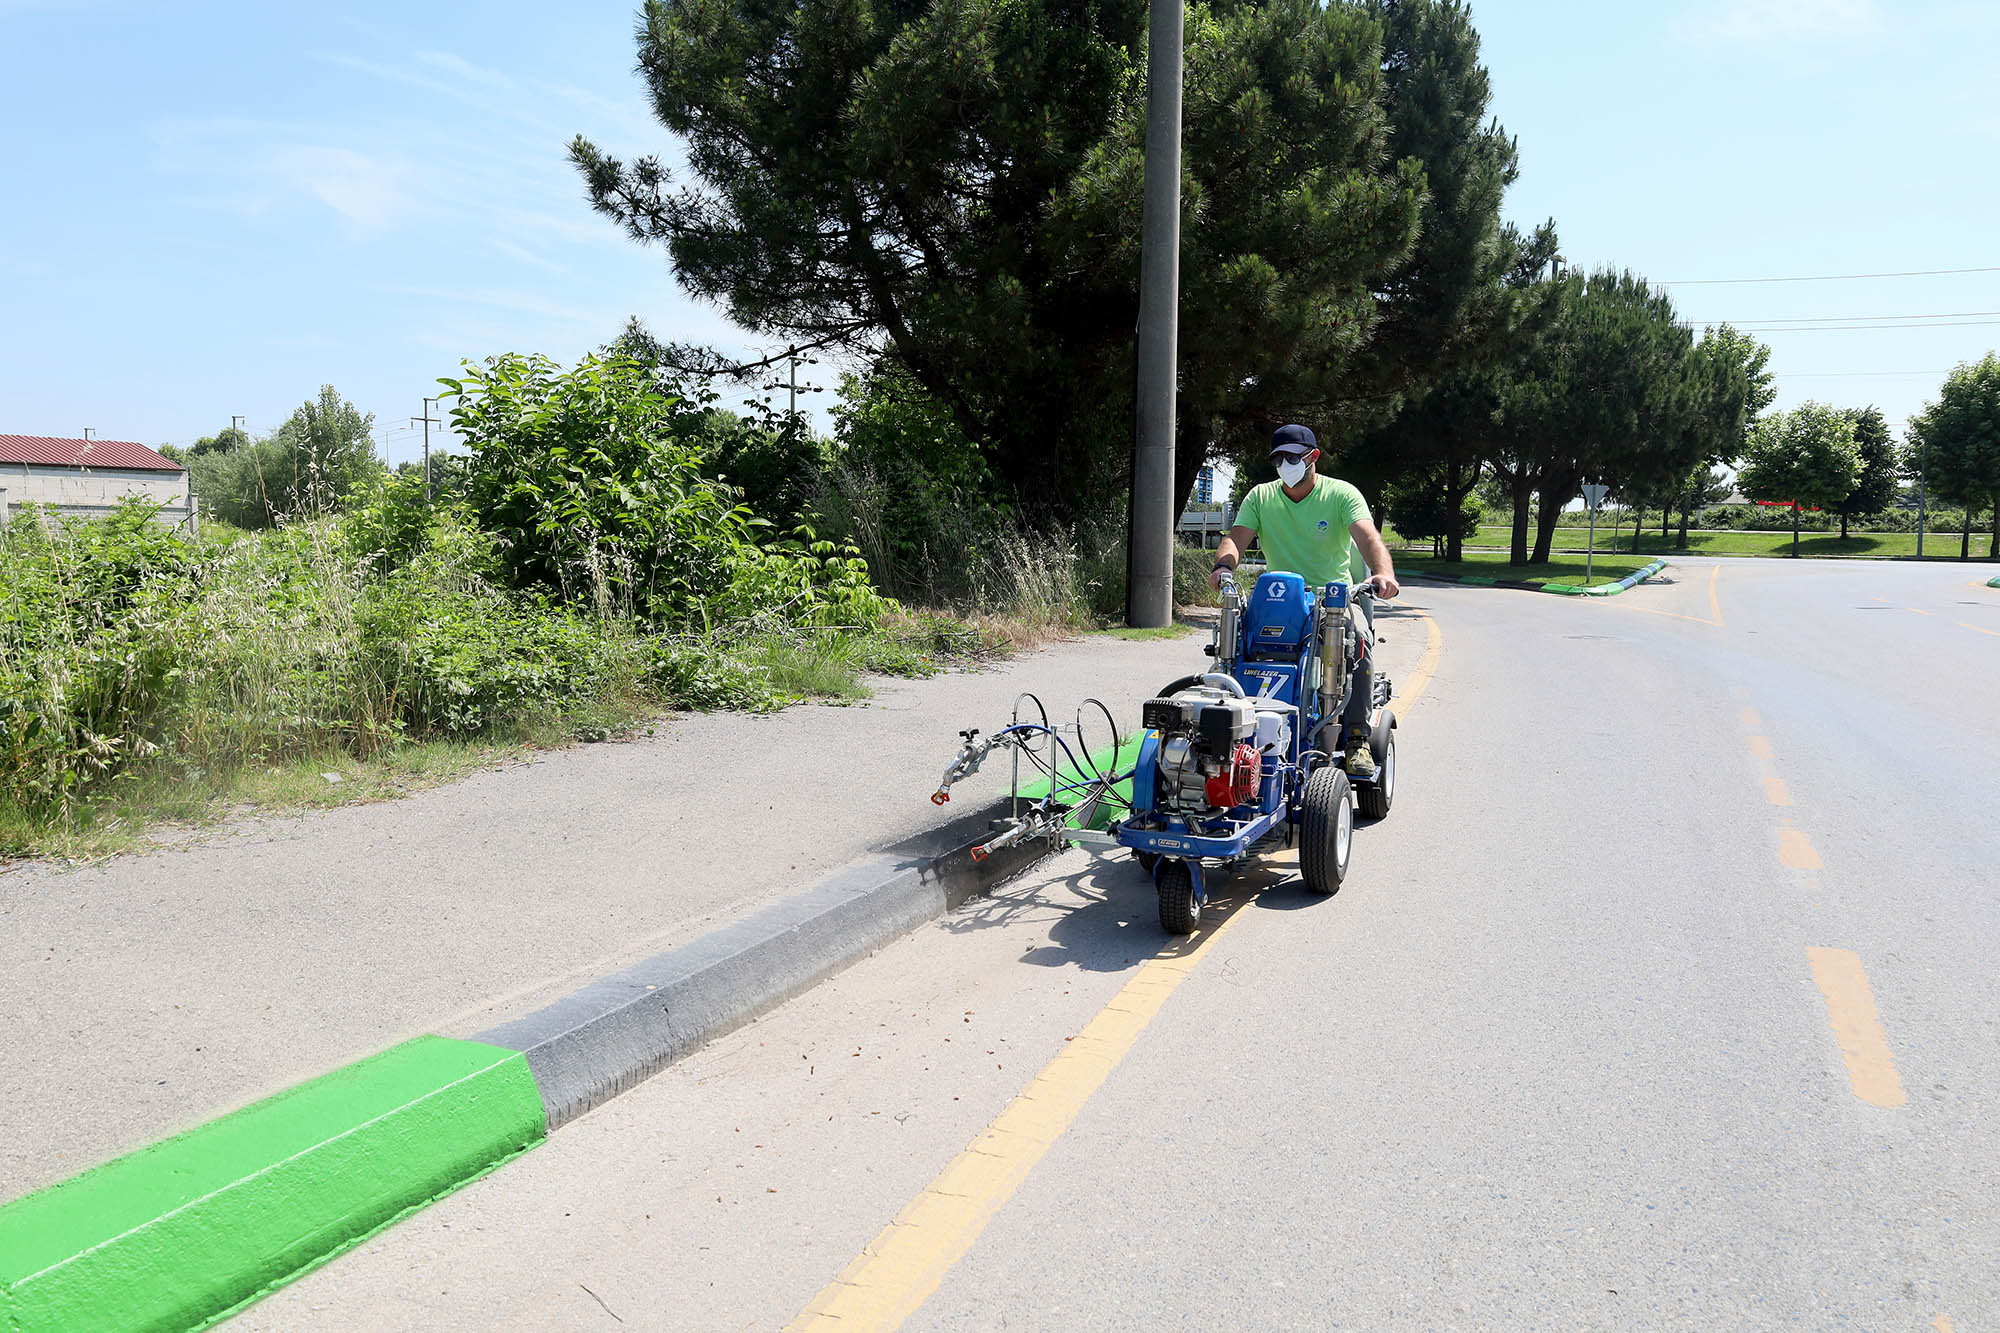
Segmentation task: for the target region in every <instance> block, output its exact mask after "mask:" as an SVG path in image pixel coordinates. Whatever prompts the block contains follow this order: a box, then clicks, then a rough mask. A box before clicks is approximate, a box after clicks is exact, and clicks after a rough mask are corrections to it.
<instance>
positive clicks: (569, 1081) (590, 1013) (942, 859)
mask: <svg viewBox="0 0 2000 1333" xmlns="http://www.w3.org/2000/svg"><path fill="white" fill-rule="evenodd" d="M1000 808H1004V807H995V808H994V809H993V810H991V811H982V812H980V813H979V814H978V815H974V816H970V817H968V818H967V819H965V820H961V821H957V822H958V823H959V824H968V825H969V824H975V823H976V824H977V826H978V828H977V835H976V836H973V837H971V838H968V839H966V840H964V841H961V842H959V843H958V844H957V845H955V846H953V847H952V848H951V849H950V850H949V851H947V852H946V853H944V854H943V855H941V856H936V857H923V858H914V859H913V858H903V859H897V858H894V857H880V858H877V859H875V860H872V861H864V862H861V863H859V864H857V865H853V866H850V867H848V868H847V869H845V870H843V871H841V872H840V873H838V874H836V875H834V876H833V877H832V878H830V879H828V880H826V881H824V882H823V883H821V884H820V885H818V886H817V887H815V888H813V889H812V890H810V891H808V892H806V893H803V894H800V895H798V896H797V897H794V898H789V899H786V900H785V901H783V902H781V903H777V904H774V905H773V906H771V907H768V908H766V909H764V910H763V911H761V912H759V913H757V914H756V915H754V916H752V917H749V918H748V919H746V920H744V921H742V922H739V923H738V924H736V925H733V926H729V927H726V928H724V929H722V930H719V931H716V932H715V933H714V934H711V935H708V936H704V937H703V938H701V939H699V940H696V941H694V942H693V943H690V944H685V945H682V946H681V947H679V948H676V949H669V950H667V951H666V952H665V953H661V954H657V955H655V956H654V957H652V958H649V959H647V960H646V961H645V962H643V963H639V964H637V965H636V966H633V967H629V968H627V969H625V970H624V971H622V972H619V973H617V974H616V975H614V976H609V977H605V978H603V979H601V980H598V981H594V982H592V983H591V984H590V985H588V986H585V987H584V988H583V989H581V990H579V991H576V992H575V993H573V994H571V995H568V996H565V997H564V998H562V999H560V1000H557V1001H556V1002H555V1003H553V1004H551V1005H548V1006H547V1007H545V1008H543V1009H541V1010H539V1011H537V1012H535V1013H532V1014H529V1015H527V1016H526V1017H524V1018H519V1019H515V1020H514V1021H512V1022H509V1023H503V1024H501V1025H500V1026H499V1027H496V1028H493V1029H491V1030H489V1031H487V1032H482V1033H480V1034H479V1035H478V1036H477V1037H476V1038H475V1040H477V1041H482V1042H485V1043H487V1044H489V1045H493V1046H500V1047H504V1048H506V1049H508V1050H514V1051H520V1052H521V1053H522V1054H524V1055H525V1056H527V1059H528V1067H529V1068H530V1069H531V1070H533V1071H534V1075H535V1084H536V1086H537V1087H538V1088H539V1089H540V1090H541V1095H542V1106H543V1109H544V1112H545V1114H546V1115H547V1117H548V1125H549V1128H550V1129H556V1128H559V1127H561V1126H562V1125H565V1124H567V1123H569V1122H570V1121H571V1120H574V1119H576V1117H578V1116H580V1115H582V1114H583V1113H584V1112H586V1111H588V1110H590V1109H591V1108H592V1107H595V1106H599V1105H602V1104H603V1103H604V1102H607V1101H609V1100H610V1099H611V1098H613V1097H615V1096H617V1095H618V1094H619V1093H621V1092H625V1091H628V1090H630V1089H631V1088H633V1087H635V1086H637V1085H638V1084H639V1083H641V1082H642V1081H644V1080H645V1079H646V1078H648V1077H650V1076H651V1075H653V1074H656V1073H658V1072H659V1071H660V1070H662V1069H664V1068H666V1067H667V1066H668V1065H670V1064H672V1063H673V1062H674V1061H676V1060H678V1059H680V1058H681V1057H682V1056H684V1055H687V1054H688V1053H689V1052H691V1051H693V1050H694V1049H695V1048H696V1047H698V1046H700V1045H702V1044H703V1043H704V1042H707V1041H710V1040H712V1039H713V1038H715V1037H719V1036H721V1035H723V1034H724V1033H726V1032H729V1031H731V1030H733V1029H735V1028H738V1027H741V1026H742V1025H743V1024H745V1023H748V1022H750V1021H751V1020H752V1019H754V1018H756V1017H757V1016H758V1015H760V1014H763V1013H766V1012H768V1011H769V1010H771V1009H773V1008H775V1007H776V1006H778V1005H780V1004H782V1003H784V1002H785V1001H786V1000H788V999H791V998H792V997H793V996H795V995H798V994H800V993H801V992H803V991H805V990H807V989H809V988H810V987H812V986H813V985H814V984H816V983H817V982H819V981H822V980H824V979H825V978H826V977H828V976H830V975H832V974H833V973H835V972H838V971H840V970H841V969H842V968H844V967H846V966H847V965H848V964H850V963H853V962H856V961H857V960H859V959H861V958H863V957H865V956H867V955H868V954H870V953H873V952H874V951H875V950H877V949H879V948H881V947H882V946H883V945H884V944H887V943H888V942H889V941H890V940H892V939H895V938H896V937H897V936H899V935H902V934H904V933H906V932H908V931H910V930H913V929H915V928H916V927H917V926H919V925H922V924H923V923H924V922H926V921H929V920H931V919H933V918H935V917H939V916H942V915H944V914H945V913H946V912H948V911H951V910H952V909H953V908H955V907H958V906H959V905H961V904H962V903H964V902H966V901H967V900H968V899H970V898H972V897H974V896H976V895H977V894H979V893H981V892H983V891H984V890H986V889H987V888H990V887H991V886H992V885H994V884H996V883H998V882H999V881H1000V880H1003V879H1006V878H1008V877H1009V876H1011V875H1014V874H1016V873H1018V872H1019V871H1021V870H1024V869H1026V868H1027V867H1028V866H1029V865H1031V864H1033V863H1034V862H1035V861H1038V860H1040V859H1041V858H1042V857H1043V856H1045V855H1047V854H1048V850H1049V849H1048V845H1047V844H1046V843H1034V844H1027V845H1016V846H1014V847H1009V848H1005V849H1003V850H1001V851H999V852H996V853H994V854H993V855H992V856H990V857H988V858H987V859H986V860H984V861H974V860H973V859H972V855H971V849H972V847H973V845H974V844H975V843H976V842H978V841H982V840H983V834H984V831H985V827H986V821H987V817H988V816H989V815H991V814H994V813H997V812H998V810H999V809H1000Z"/></svg>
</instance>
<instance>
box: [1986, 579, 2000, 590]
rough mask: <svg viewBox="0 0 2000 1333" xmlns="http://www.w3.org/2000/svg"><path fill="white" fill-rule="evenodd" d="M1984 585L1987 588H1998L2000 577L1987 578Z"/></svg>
mask: <svg viewBox="0 0 2000 1333" xmlns="http://www.w3.org/2000/svg"><path fill="white" fill-rule="evenodd" d="M1986 586H1987V587H1989V588H2000V579H1988V580H1986Z"/></svg>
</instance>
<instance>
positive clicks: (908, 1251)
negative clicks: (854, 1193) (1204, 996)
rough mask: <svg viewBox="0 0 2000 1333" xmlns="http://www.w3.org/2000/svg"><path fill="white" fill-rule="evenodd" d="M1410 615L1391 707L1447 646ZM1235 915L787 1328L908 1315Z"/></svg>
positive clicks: (1044, 1081)
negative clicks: (1420, 649) (1405, 656)
mask: <svg viewBox="0 0 2000 1333" xmlns="http://www.w3.org/2000/svg"><path fill="white" fill-rule="evenodd" d="M1414 609H1415V608H1412V610H1414ZM1416 614H1417V615H1419V616H1422V617H1423V621H1424V625H1425V627H1426V634H1427V641H1426V643H1425V646H1424V653H1423V656H1422V657H1421V658H1419V659H1418V660H1417V664H1416V666H1415V667H1413V668H1412V669H1411V671H1410V674H1409V675H1408V676H1407V677H1405V678H1404V681H1403V687H1402V689H1400V690H1398V691H1397V692H1396V695H1395V697H1394V698H1393V699H1391V700H1390V701H1389V703H1390V706H1391V707H1392V708H1394V709H1396V710H1397V712H1398V713H1401V712H1402V711H1403V710H1405V709H1408V708H1409V707H1410V706H1412V705H1413V704H1415V703H1416V702H1417V700H1418V699H1419V698H1421V697H1422V696H1423V693H1424V691H1425V690H1426V689H1427V688H1429V686H1430V683H1431V679H1432V678H1433V677H1434V676H1435V675H1436V674H1437V664H1438V658H1439V657H1440V656H1441V655H1442V653H1443V651H1444V634H1443V632H1442V631H1440V630H1439V629H1438V626H1437V621H1435V620H1433V619H1432V618H1431V617H1430V616H1428V615H1426V614H1425V613H1424V612H1422V611H1417V612H1416ZM1236 917H1237V913H1235V912H1231V913H1230V914H1229V915H1228V916H1226V917H1223V918H1222V919H1221V920H1220V921H1218V922H1217V923H1216V924H1215V925H1214V926H1212V927H1210V928H1208V929H1206V930H1203V931H1201V932H1200V933H1198V934H1196V935H1195V936H1194V937H1193V938H1192V939H1190V940H1187V941H1183V942H1181V943H1180V944H1177V945H1174V946H1172V947H1171V948H1170V949H1169V951H1168V952H1166V953H1163V954H1161V955H1159V956H1158V957H1155V958H1150V959H1147V960H1146V962H1144V963H1142V964H1141V965H1140V967H1139V970H1138V971H1137V972H1136V973H1134V974H1133V977H1132V979H1131V980H1130V981H1128V982H1126V983H1125V986H1124V988H1123V989H1122V990H1120V991H1119V992H1118V994H1117V995H1115V996H1114V997H1112V1000H1111V1003H1110V1004H1108V1005H1106V1006H1105V1007H1104V1008H1103V1009H1102V1010H1101V1011H1100V1012H1099V1013H1098V1015H1097V1017H1095V1018H1093V1019H1091V1020H1090V1023H1089V1024H1088V1025H1087V1026H1086V1027H1085V1028H1084V1029H1083V1031H1082V1032H1080V1033H1078V1034H1077V1035H1076V1036H1075V1037H1073V1038H1072V1039H1071V1040H1070V1041H1069V1042H1068V1043H1067V1044H1066V1045H1065V1046H1064V1047H1063V1049H1062V1051H1061V1052H1060V1053H1059V1054H1058V1055H1057V1056H1056V1057H1055V1059H1053V1060H1051V1061H1049V1062H1048V1064H1046V1065H1044V1066H1043V1067H1042V1071H1041V1072H1040V1073H1039V1074H1037V1075H1035V1077H1034V1080H1033V1081H1032V1082H1030V1083H1029V1084H1028V1086H1027V1087H1026V1088H1024V1089H1022V1090H1021V1092H1020V1093H1019V1095H1017V1096H1016V1097H1015V1098H1014V1100H1013V1101H1011V1102H1009V1103H1008V1104H1007V1106H1006V1108H1005V1109H1004V1110H1002V1111H1001V1112H1000V1114H999V1115H998V1116H997V1117H995V1118H994V1120H993V1122H992V1123H991V1124H990V1125H988V1126H987V1127H986V1131H985V1132H984V1133H983V1134H981V1135H980V1136H979V1137H978V1138H976V1139H974V1140H973V1141H972V1145H971V1146H970V1147H968V1148H967V1149H966V1150H965V1151H964V1152H962V1153H960V1154H959V1155H958V1156H957V1157H956V1158H954V1159H953V1160H952V1163H951V1165H949V1166H947V1167H945V1169H944V1170H943V1171H942V1172H940V1173H939V1174H938V1176H937V1177H936V1178H935V1179H934V1180H932V1181H931V1183H930V1184H928V1185H926V1186H924V1188H923V1190H922V1192H921V1193H919V1194H918V1195H917V1197H916V1198H914V1199H912V1200H911V1201H910V1202H909V1204H908V1205H907V1206H906V1207H905V1208H904V1209H903V1211H902V1212H900V1213H898V1214H896V1218H895V1220H894V1221H892V1222H890V1223H889V1225H888V1226H887V1227H884V1228H883V1229H882V1232H881V1233H880V1234H879V1235H877V1236H876V1237H875V1239H874V1240H872V1241H870V1242H869V1243H868V1246H867V1248H866V1249H864V1250H862V1252H861V1253H860V1254H859V1255H858V1256H856V1257H855V1259H854V1261H853V1262H852V1263H850V1264H848V1265H847V1267H846V1268H844V1269H842V1270H841V1272H840V1275H839V1276H838V1277H836V1278H834V1280H833V1281H832V1282H830V1283H828V1284H827V1286H826V1288H825V1289H824V1290H822V1291H821V1292H820V1293H819V1295H818V1296H816V1297H814V1298H813V1301H812V1304H810V1305H808V1306H806V1308H805V1309H804V1310H803V1311H801V1312H800V1313H799V1316H798V1318H796V1319H794V1320H793V1321H792V1322H791V1324H790V1325H789V1326H788V1327H789V1328H791V1329H794V1330H804V1329H813V1330H827V1329H832V1328H836V1327H837V1328H840V1329H881V1330H889V1329H895V1328H898V1327H900V1326H901V1325H902V1323H903V1321H904V1320H906V1319H908V1318H909V1317H910V1316H911V1315H912V1314H915V1313H916V1312H917V1310H918V1309H920V1308H921V1307H922V1306H923V1303H924V1302H925V1301H927V1300H929V1299H930V1297H931V1294H932V1293H933V1292H935V1291H936V1290H937V1289H938V1284H939V1283H941V1282H943V1281H944V1277H945V1274H947V1273H949V1272H950V1271H951V1268H952V1265H953V1264H955V1263H957V1262H958V1261H959V1260H960V1259H962V1258H964V1257H965V1254H966V1252H967V1251H969V1250H970V1249H971V1248H972V1246H973V1243H974V1242H976V1241H977V1240H978V1239H979V1235H980V1233H981V1232H982V1231H984V1230H985V1229H986V1224H987V1223H988V1222H990V1221H992V1220H993V1216H994V1214H996V1213H998V1212H999V1211H1000V1209H1001V1208H1002V1207H1004V1206H1005V1205H1006V1203H1007V1201H1008V1200H1009V1199H1011V1198H1013V1197H1014V1191H1015V1190H1017V1189H1019V1188H1020V1186H1021V1182H1022V1181H1024V1180H1026V1179H1027V1178H1028V1175H1029V1173H1030V1172H1032V1171H1033V1170H1034V1169H1035V1166H1036V1165H1037V1164H1038V1163H1039V1162H1040V1161H1041V1160H1042V1158H1043V1157H1044V1156H1045V1155H1046V1154H1047V1153H1048V1151H1049V1149H1050V1148H1052V1147H1054V1146H1055V1143H1056V1140H1057V1139H1059V1138H1061V1137H1062V1136H1063V1133H1064V1131H1066V1130H1068V1128H1069V1127H1070V1125H1071V1124H1072V1123H1073V1122H1074V1121H1075V1120H1076V1117H1077V1116H1078V1115H1079V1114H1080V1113H1081V1112H1082V1110H1083V1108H1084V1105H1085V1104H1086V1103H1087V1102H1089V1100H1090V1098H1091V1096H1092V1094H1094V1093H1095V1092H1096V1091H1097V1090H1098V1089H1099V1088H1100V1087H1102V1086H1103V1085H1104V1080H1105V1079H1107V1078H1109V1077H1110V1076H1111V1071H1112V1070H1113V1069H1115V1068H1117V1067H1118V1062H1119V1061H1120V1060H1123V1059H1124V1058H1125V1055H1126V1053H1127V1052H1129V1051H1130V1050H1131V1049H1132V1047H1133V1044H1134V1043H1136V1042H1137V1041H1138V1040H1139V1034H1140V1033H1141V1032H1144V1031H1145V1030H1146V1025H1147V1024H1148V1023H1150V1022H1152V1021H1153V1016H1154V1015H1155V1014H1157V1013H1159V1012H1160V1007H1161V1006H1162V1005H1164V1004H1165V1003H1166V1002H1167V997H1168V996H1170V995H1172V994H1173V993H1174V991H1175V990H1176V989H1177V988H1178V987H1179V986H1180V984H1181V983H1182V982H1183V981H1186V980H1187V978H1188V975H1189V974H1190V973H1191V972H1193V971H1194V967H1195V964H1196V963H1198V962H1200V961H1201V958H1202V955H1204V954H1206V953H1207V952H1208V951H1209V950H1210V949H1211V948H1213V947H1214V945H1215V942H1216V941H1217V940H1219V939H1221V938H1222V937H1223V935H1225V934H1226V933H1228V931H1229V928H1230V926H1231V925H1232V924H1233V923H1234V922H1235V920H1236Z"/></svg>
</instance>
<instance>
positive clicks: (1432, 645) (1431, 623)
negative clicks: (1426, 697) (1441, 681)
mask: <svg viewBox="0 0 2000 1333" xmlns="http://www.w3.org/2000/svg"><path fill="white" fill-rule="evenodd" d="M1410 610H1411V611H1413V612H1415V613H1416V614H1417V615H1419V616H1422V617H1423V621H1424V634H1425V639H1424V655H1423V656H1422V657H1419V658H1418V659H1417V664H1416V665H1415V666H1413V667H1411V668H1410V674H1409V675H1407V676H1405V677H1404V678H1403V688H1402V689H1400V690H1397V691H1396V695H1395V697H1394V698H1393V699H1391V700H1389V707H1390V708H1391V709H1393V710H1395V712H1396V713H1397V714H1398V715H1400V714H1401V713H1402V711H1403V710H1404V709H1406V708H1408V707H1410V706H1411V705H1412V704H1414V703H1416V701H1417V700H1418V699H1420V698H1422V697H1423V693H1424V690H1425V689H1426V688H1428V687H1429V685H1430V683H1431V677H1432V676H1435V675H1436V674H1437V666H1438V658H1440V657H1442V656H1443V655H1444V631H1443V630H1441V629H1439V628H1438V623H1437V621H1435V620H1433V619H1431V617H1430V615H1429V613H1428V612H1424V611H1418V610H1417V609H1416V608H1415V607H1411V608H1410Z"/></svg>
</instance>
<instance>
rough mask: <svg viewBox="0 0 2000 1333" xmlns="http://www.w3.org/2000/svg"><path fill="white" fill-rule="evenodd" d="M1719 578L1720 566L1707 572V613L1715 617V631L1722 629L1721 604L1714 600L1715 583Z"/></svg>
mask: <svg viewBox="0 0 2000 1333" xmlns="http://www.w3.org/2000/svg"><path fill="white" fill-rule="evenodd" d="M1721 577H1722V566H1721V565H1717V566H1715V567H1714V568H1713V569H1711V570H1709V571H1708V613H1709V614H1710V615H1712V616H1714V617H1715V625H1716V628H1717V629H1720V628H1722V603H1721V602H1720V601H1718V600H1716V596H1715V581H1716V580H1717V579H1719V578H1721Z"/></svg>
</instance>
